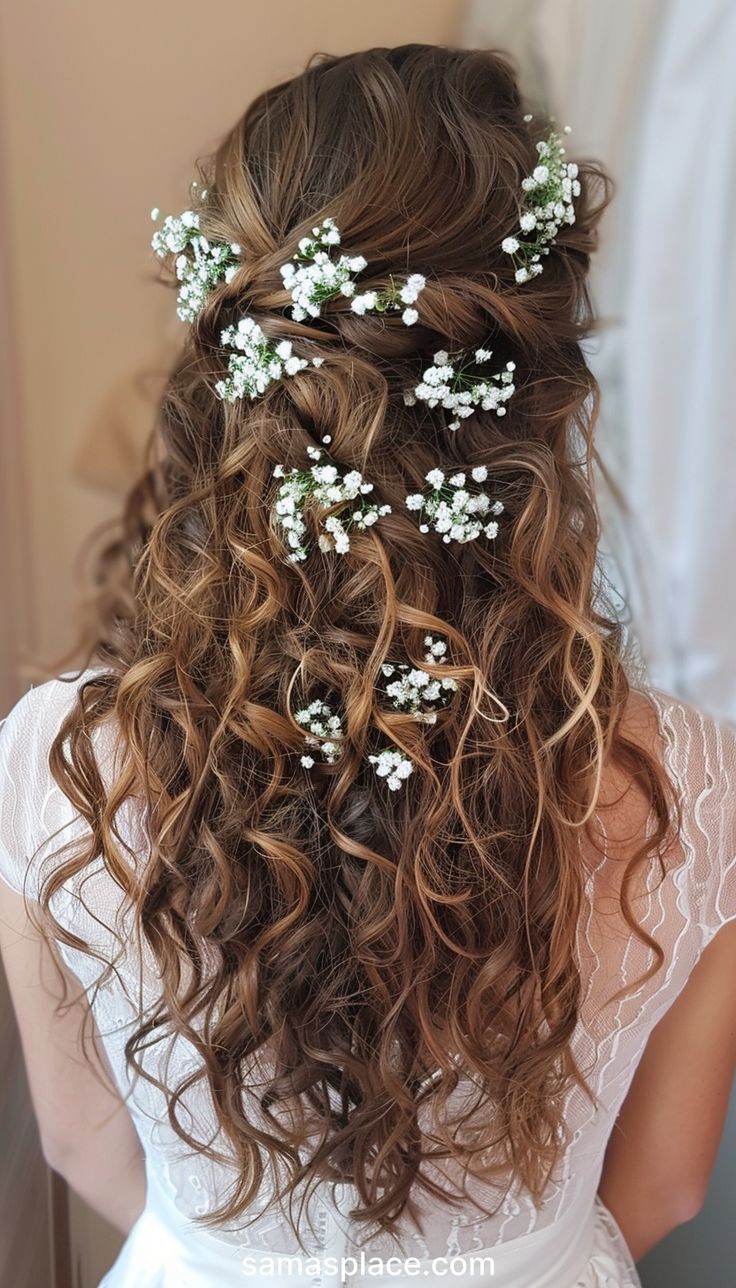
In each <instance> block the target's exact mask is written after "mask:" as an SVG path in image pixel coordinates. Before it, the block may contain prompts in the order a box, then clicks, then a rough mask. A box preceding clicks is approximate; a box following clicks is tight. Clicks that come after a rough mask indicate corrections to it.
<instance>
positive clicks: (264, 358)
mask: <svg viewBox="0 0 736 1288" xmlns="http://www.w3.org/2000/svg"><path fill="white" fill-rule="evenodd" d="M220 342H221V344H223V345H225V346H227V347H229V348H232V349H237V350H238V351H239V352H237V353H232V354H231V355H230V359H229V362H228V373H229V374H228V377H227V379H226V380H218V381H217V384H216V385H215V393H216V394H217V396H218V398H222V399H224V400H225V401H226V402H236V401H237V399H239V398H259V397H260V396H261V394H262V393H264V391H265V390H266V389H267V388H268V386H269V385H270V384H272V383H273V381H274V380H280V379H282V377H283V376H294V375H296V373H297V371H301V370H302V369H303V368H304V367H308V366H309V365H310V362H311V365H312V366H314V367H319V366H321V365H322V362H323V359H322V358H312V359H310V360H307V359H306V358H298V357H297V356H296V354H295V353H294V352H293V347H292V343H291V340H279V341H277V342H274V341H272V340H269V339H268V338H267V336H266V335H265V333H264V331H263V330H262V329H261V327H260V326H259V325H258V323H257V322H256V321H255V320H254V319H253V318H251V317H244V318H241V319H240V321H239V322H238V323H237V325H236V326H229V327H226V329H225V330H224V331H223V332H222V333H221V335H220Z"/></svg>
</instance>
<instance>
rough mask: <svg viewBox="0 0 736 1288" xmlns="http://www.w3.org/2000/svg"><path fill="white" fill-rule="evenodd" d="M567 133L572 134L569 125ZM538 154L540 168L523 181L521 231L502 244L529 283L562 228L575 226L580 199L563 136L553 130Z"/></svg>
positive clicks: (518, 278) (574, 168)
mask: <svg viewBox="0 0 736 1288" xmlns="http://www.w3.org/2000/svg"><path fill="white" fill-rule="evenodd" d="M524 119H525V120H526V121H530V120H531V119H532V118H531V116H526V117H525V118H524ZM564 133H565V134H569V133H570V127H569V126H566V127H565V130H564ZM537 152H538V154H539V165H537V166H535V168H534V171H533V172H532V174H530V175H528V176H527V177H526V178H525V179H522V182H521V187H522V190H523V192H524V203H523V209H522V213H521V216H520V219H519V229H518V232H517V233H516V234H515V235H514V236H513V237H505V238H504V240H503V241H502V242H501V250H502V251H504V252H505V254H507V255H511V256H513V260H514V264H515V265H516V273H515V275H514V276H515V278H516V281H517V282H528V281H530V280H531V278H532V277H537V276H538V275H539V274H540V273H541V271H542V267H543V265H542V263H541V257H542V255H548V254H549V250H550V246H551V245H552V243H553V242H554V240H555V238H556V236H557V234H558V232H559V231H560V228H561V227H562V226H563V224H574V223H575V207H574V204H573V202H574V198H575V197H579V196H580V180H579V179H578V167H577V165H576V164H575V162H574V161H565V159H564V157H565V149H564V147H563V146H562V137H561V135H559V134H558V133H557V132H556V131H555V130H550V131H549V132H548V134H547V138H546V139H542V140H541V141H540V142H539V143H538V144H537Z"/></svg>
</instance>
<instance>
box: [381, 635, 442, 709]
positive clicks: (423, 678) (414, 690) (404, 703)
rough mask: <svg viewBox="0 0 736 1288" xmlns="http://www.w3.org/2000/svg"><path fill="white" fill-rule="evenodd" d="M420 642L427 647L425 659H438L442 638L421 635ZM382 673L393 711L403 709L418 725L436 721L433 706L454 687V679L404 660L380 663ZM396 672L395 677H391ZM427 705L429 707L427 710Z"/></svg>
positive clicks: (439, 657) (440, 656) (434, 707)
mask: <svg viewBox="0 0 736 1288" xmlns="http://www.w3.org/2000/svg"><path fill="white" fill-rule="evenodd" d="M424 645H425V648H426V649H427V652H426V653H425V655H424V657H425V661H427V662H435V663H436V662H439V661H440V659H441V658H442V657H443V656H444V655H445V653H446V652H447V644H446V642H445V641H444V640H440V639H435V638H434V636H432V635H425V637H424ZM381 671H382V672H383V675H384V676H385V677H386V679H388V680H389V681H390V682H389V683H388V684H387V685H386V696H387V697H389V698H390V699H391V702H392V705H393V706H394V707H395V708H396V710H397V711H405V712H407V714H409V715H412V716H415V717H416V719H417V720H419V721H420V722H421V723H422V724H434V723H435V721H436V720H437V710H436V707H437V706H442V705H443V704H444V703H446V702H448V701H449V694H450V693H454V692H455V691H456V689H457V680H453V679H452V678H451V677H450V676H447V678H446V679H437V678H436V676H433V675H429V673H428V672H427V671H423V670H421V669H420V668H418V667H413V666H411V665H410V664H409V663H408V662H384V664H383V666H382V667H381ZM394 675H398V677H399V678H398V679H395V680H394V679H391V676H394ZM427 708H429V709H427Z"/></svg>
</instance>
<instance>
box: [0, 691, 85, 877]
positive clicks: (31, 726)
mask: <svg viewBox="0 0 736 1288" xmlns="http://www.w3.org/2000/svg"><path fill="white" fill-rule="evenodd" d="M81 678H83V677H80V679H81ZM76 687H77V686H76V684H75V683H74V682H70V681H69V680H63V679H61V678H57V679H53V680H47V681H46V682H45V683H43V684H38V685H36V686H35V687H33V688H30V689H29V690H28V691H27V692H26V693H24V694H23V696H22V697H21V698H19V700H18V701H17V702H16V703H15V705H14V706H13V707H11V709H10V711H9V712H8V714H7V716H5V718H4V719H3V720H2V721H0V877H1V878H2V879H3V881H5V883H6V885H8V886H10V888H11V890H14V891H15V892H16V893H18V894H24V895H26V897H27V898H29V899H37V898H38V892H39V884H40V876H41V862H42V859H43V857H44V855H45V853H47V852H50V851H53V850H55V849H58V848H60V847H61V846H63V844H64V842H65V840H67V839H68V836H69V829H70V828H71V829H73V828H74V826H75V824H76V825H78V823H79V818H78V815H76V813H75V811H74V809H73V807H72V805H71V803H70V802H69V801H68V800H67V798H66V797H65V796H64V795H63V793H62V792H61V790H60V788H59V787H58V786H57V784H56V782H55V780H54V778H53V776H52V773H51V770H50V768H49V764H48V753H49V749H50V747H51V743H52V741H53V739H54V736H55V734H56V733H57V731H58V729H59V726H60V724H61V721H62V719H63V717H64V715H65V713H66V711H67V710H68V709H69V707H70V706H71V703H72V702H73V700H74V697H75V693H76ZM51 842H53V844H51Z"/></svg>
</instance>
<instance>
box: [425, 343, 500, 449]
mask: <svg viewBox="0 0 736 1288" xmlns="http://www.w3.org/2000/svg"><path fill="white" fill-rule="evenodd" d="M491 356H492V353H491V350H490V349H475V351H474V352H473V354H472V357H471V356H469V355H468V354H462V353H461V354H453V356H452V358H451V357H450V355H449V354H448V353H447V352H446V350H445V349H438V350H437V352H436V353H435V354H434V355H433V358H432V366H431V367H427V369H426V370H425V372H424V374H423V376H422V379H421V381H420V383H419V384H418V385H415V386H414V389H412V390H410V391H407V392H406V393H405V394H404V402H405V403H406V405H407V406H408V407H412V406H413V405H414V404H415V403H416V402H424V403H426V404H427V406H428V407H436V406H437V405H438V404H441V405H442V406H443V407H446V408H447V409H448V410H449V411H451V412H452V413H453V419H452V420H451V421H449V423H448V428H449V429H452V430H455V429H459V428H460V421H461V420H463V419H465V417H467V416H472V415H473V413H474V411H476V409H477V408H478V407H480V408H482V410H483V411H495V413H496V415H497V416H505V415H506V403H507V402H508V400H509V398H511V396H512V394H514V393H515V392H516V386H515V384H514V371H515V370H516V363H515V362H507V363H506V368H505V370H504V371H497V372H496V373H495V375H491V376H480V375H478V374H475V375H473V374H471V372H470V368H471V367H472V366H476V365H482V364H483V363H486V362H489V361H490V359H491Z"/></svg>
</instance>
